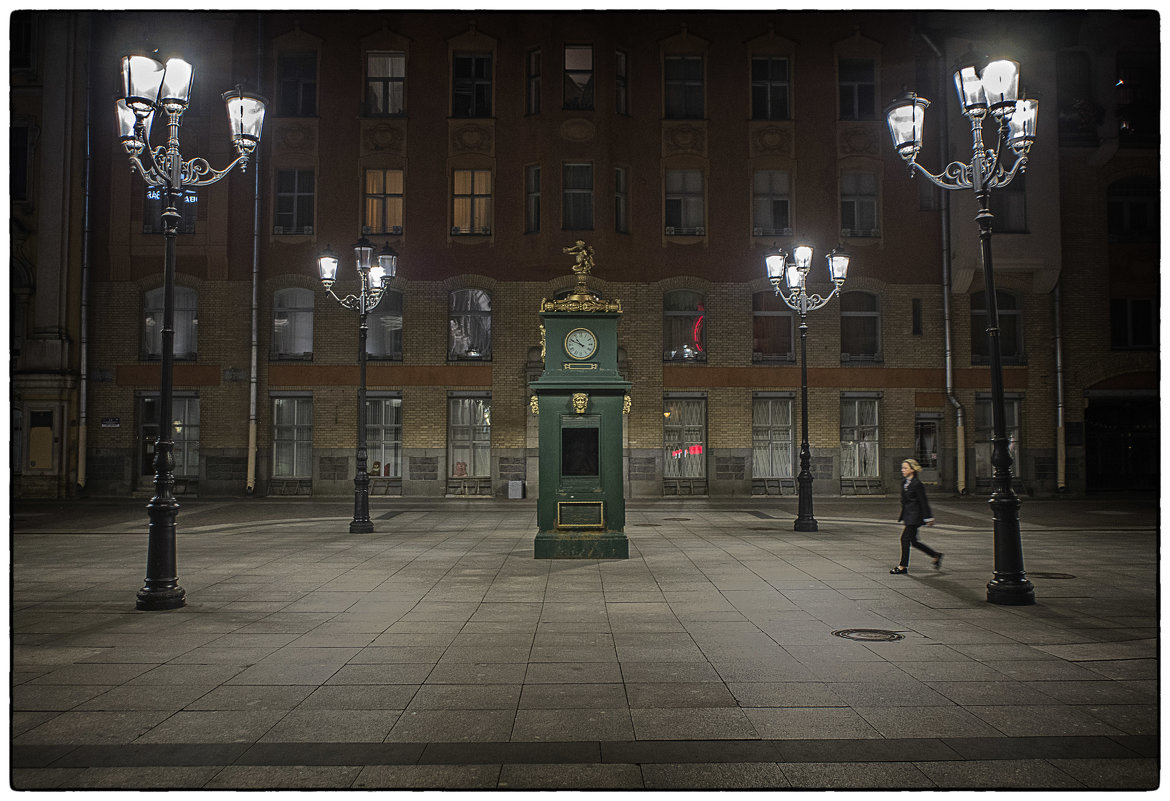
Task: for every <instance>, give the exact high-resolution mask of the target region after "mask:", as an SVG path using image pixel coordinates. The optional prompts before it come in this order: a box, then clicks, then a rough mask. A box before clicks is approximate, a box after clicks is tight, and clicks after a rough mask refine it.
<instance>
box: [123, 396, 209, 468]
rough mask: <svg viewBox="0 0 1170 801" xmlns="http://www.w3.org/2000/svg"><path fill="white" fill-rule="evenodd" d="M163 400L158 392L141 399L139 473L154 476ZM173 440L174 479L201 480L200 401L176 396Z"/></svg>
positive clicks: (189, 397) (173, 406) (173, 416)
mask: <svg viewBox="0 0 1170 801" xmlns="http://www.w3.org/2000/svg"><path fill="white" fill-rule="evenodd" d="M160 410H161V401H160V399H159V396H158V394H157V393H154V394H150V395H145V396H143V397H142V406H141V431H142V434H141V436H140V438H139V440H140V442H141V451H140V453H139V459H138V462H139V469H140V474H141V475H144V476H147V475H154V473H155V469H154V444H155V442H156V441H157V440H158V436H159V412H160ZM171 420H172V423H171V441H172V442H173V443H174V447H173V448H172V450H171V455H172V457H173V459H174V467H173V468H172V472H173V473H174V476H175V478H179V479H194V478H199V398H197V397H195V396H194V395H187V394H184V393H176V394H175V395H174V397H172V398H171Z"/></svg>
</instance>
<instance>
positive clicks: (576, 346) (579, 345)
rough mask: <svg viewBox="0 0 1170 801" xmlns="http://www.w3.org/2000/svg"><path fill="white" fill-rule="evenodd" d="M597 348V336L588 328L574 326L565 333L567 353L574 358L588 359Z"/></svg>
mask: <svg viewBox="0 0 1170 801" xmlns="http://www.w3.org/2000/svg"><path fill="white" fill-rule="evenodd" d="M596 350H597V337H596V336H594V334H593V332H592V331H590V330H589V329H588V328H574V329H573V330H572V331H570V332H569V333H568V334H566V335H565V353H567V354H569V356H571V357H572V358H574V359H588V358H589V357H590V356H592V355H593V354H594V352H595V351H596Z"/></svg>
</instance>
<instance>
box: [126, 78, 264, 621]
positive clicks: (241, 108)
mask: <svg viewBox="0 0 1170 801" xmlns="http://www.w3.org/2000/svg"><path fill="white" fill-rule="evenodd" d="M194 78H195V75H194V69H193V68H192V66H191V65H190V64H188V63H187V62H186V61H183V60H182V59H178V58H172V59H169V60H168V61H167V62H166V64H163V63H162V62H159V61H156V60H155V59H153V58H150V57H148V56H124V57H123V58H122V88H123V95H124V96H123V97H122V98H120V99H119V100H118V101H117V102H116V111H117V116H118V127H119V135H120V139H121V142H122V146H123V148H124V149H125V150H126V154H127V156H128V157H129V159H130V167H131V169H132V170H133V171H135V172H137V173H138V174H139V175H140V176H142V179H143V180H144V181H146V183H147V185H149V186H156V187H159V188H161V189H162V195H163V212H162V222H163V233H164V234H165V236H166V250H165V256H164V263H163V324H162V332H161V333H162V366H161V372H162V377H161V380H160V388H159V407H160V408H159V433H158V439H157V440H156V441H155V444H154V497H152V498H151V499H150V503H149V504H147V507H146V508H147V514H148V516H149V518H150V533H149V539H148V545H147V557H146V581H145V583H144V585H143V587H142V589H140V590H139V591H138V600H137V604H136V606H137V608H138V609H143V610H160V609H176V608H178V607H180V606H182V605H183V604H184V603H185V600H184V599H185V596H186V592H185V591H184V590H183V588H182V587H180V586H179V579H178V569H177V566H176V559H175V517H176V516H177V515H178V512H179V503H178V501H177V500H175V495H174V486H175V476H174V473H173V470H174V464H175V460H174V445H175V443H174V441H173V439H172V438H173V436H174V421H173V419H172V400H171V399H172V385H173V383H174V355H175V354H174V350H175V287H174V284H175V237H176V236H177V235H178V232H179V222H180V221H181V220H182V215H181V214H180V213H179V211H178V205H179V198H180V197H182V195H183V191H184V189H185V188H186V187H189V186H206V185H207V184H213V183H215V182H216V181H219V180H220V179H221V178H223V177H224V176H226V175H227V174H228V173H229V172H231V170H232V168H233V167H235V166H236V165H237V164H238V165H240V169H241V170H245V169H247V166H248V160H249V159H250V158H251V156H252V153H253V152H254V151H255V149H256V145H257V143H258V142H259V141H260V129H261V127H262V126H263V124H264V108H265V105H266V101H265V100H264V99H263V98H262V97H260V96H258V95H253V94H247V93H245V92H243V91H241V90H240V89H239V87H237V88H236V89H235V90H234V91H230V92H225V93H224V94H223V100H224V103H225V104H226V105H227V113H228V122H229V124H230V125H231V137H232V144H234V145H235V148H236V159H235V161H233V162H232V163H231V164H229V165H228V166H227V167H225V168H223V169H222V170H216V169H214V168H212V167H211V165H210V164H208V163H207V161H206V160H205V159H202V158H192V159H187V160H184V159H183V157H182V156H181V155H180V153H179V127H180V126H181V125H182V124H183V112H184V111H186V110H187V104H188V102H189V99H190V96H191V85H192V83H193V82H194ZM156 114H158V115H160V118H161V116H162V115H165V116H166V123H167V133H166V144H164V145H159V146H157V147H154V146H152V145H151V141H150V128H151V124H152V122H153V121H154V117H155V115H156Z"/></svg>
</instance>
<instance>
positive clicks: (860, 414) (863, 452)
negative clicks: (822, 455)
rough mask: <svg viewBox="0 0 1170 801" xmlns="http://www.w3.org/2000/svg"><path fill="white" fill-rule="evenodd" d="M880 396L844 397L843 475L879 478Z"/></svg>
mask: <svg viewBox="0 0 1170 801" xmlns="http://www.w3.org/2000/svg"><path fill="white" fill-rule="evenodd" d="M880 475H881V474H880V472H879V470H878V401H877V398H843V399H842V400H841V478H877V477H878V476H880Z"/></svg>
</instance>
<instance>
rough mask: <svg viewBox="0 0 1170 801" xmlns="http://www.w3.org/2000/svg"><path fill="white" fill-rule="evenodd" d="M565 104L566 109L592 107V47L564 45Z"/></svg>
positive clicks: (587, 109) (585, 109)
mask: <svg viewBox="0 0 1170 801" xmlns="http://www.w3.org/2000/svg"><path fill="white" fill-rule="evenodd" d="M564 83H565V105H564V107H565V108H567V109H577V110H581V111H591V110H592V109H593V47H592V46H591V45H565V81H564Z"/></svg>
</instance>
